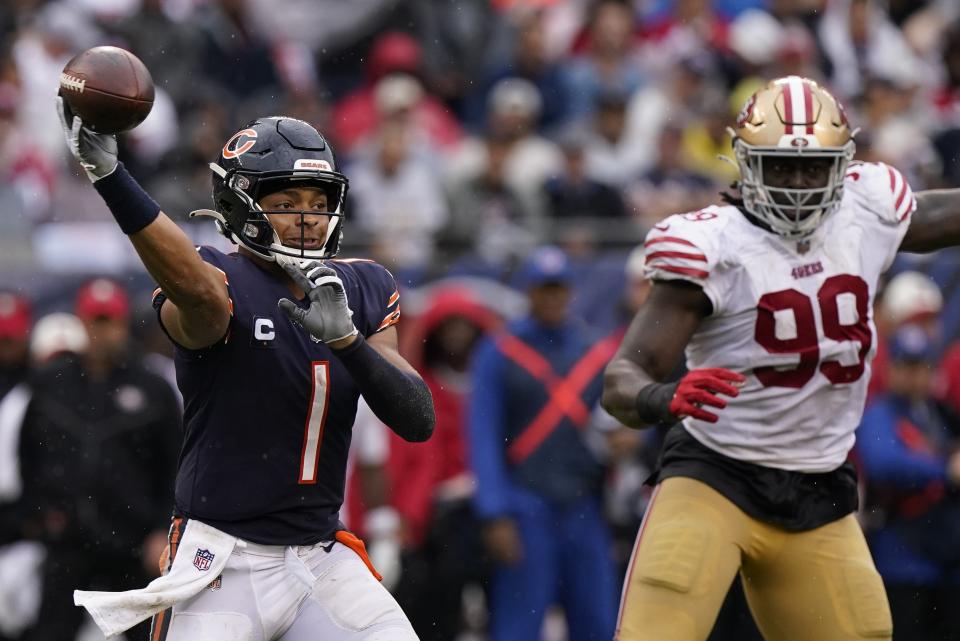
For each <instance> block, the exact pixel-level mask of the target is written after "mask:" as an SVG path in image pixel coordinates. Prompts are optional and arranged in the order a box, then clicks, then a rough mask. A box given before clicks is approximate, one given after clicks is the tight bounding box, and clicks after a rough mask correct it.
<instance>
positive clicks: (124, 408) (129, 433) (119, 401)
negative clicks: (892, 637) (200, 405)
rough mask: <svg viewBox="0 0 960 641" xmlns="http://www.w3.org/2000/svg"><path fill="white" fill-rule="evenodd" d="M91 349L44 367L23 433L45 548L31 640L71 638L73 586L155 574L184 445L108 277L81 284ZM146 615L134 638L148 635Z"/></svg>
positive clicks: (129, 583)
mask: <svg viewBox="0 0 960 641" xmlns="http://www.w3.org/2000/svg"><path fill="white" fill-rule="evenodd" d="M75 311H76V314H77V316H79V317H80V319H81V320H82V321H83V323H84V325H85V327H86V330H87V334H88V337H89V345H88V347H87V350H86V352H85V353H83V354H82V355H80V356H79V357H74V358H65V359H58V360H55V361H52V362H50V363H49V365H48V366H47V367H45V368H43V369H41V370H40V371H38V372H37V375H36V376H35V377H34V379H33V381H32V383H31V393H32V397H31V399H30V404H29V406H28V408H27V410H26V415H25V416H24V420H23V428H22V433H21V444H20V451H21V469H22V474H23V484H24V501H23V503H24V505H25V506H26V507H27V510H26V515H25V516H26V520H25V521H24V525H23V527H24V529H25V531H24V535H29V534H31V532H33V533H39V534H38V538H39V540H40V541H42V542H43V543H44V544H45V545H46V548H47V560H46V563H45V566H44V576H43V598H42V602H41V610H40V616H39V618H38V622H37V625H36V626H35V628H34V629H33V630H32V631H31V632H30V634H29V636H28V637H27V638H28V639H30V640H31V641H33V640H36V641H41V640H42V641H49V640H50V639H73V638H74V636H75V635H76V633H77V630H78V628H79V627H80V623H81V621H82V616H83V611H82V610H81V609H79V608H75V607H72V603H73V599H72V595H73V590H74V589H77V588H89V587H94V586H96V587H97V588H99V589H109V590H123V589H128V588H132V587H134V586H136V585H140V584H141V583H143V582H144V581H145V580H146V579H147V577H149V576H153V575H156V574H158V569H159V568H158V560H159V557H160V553H161V551H162V550H163V549H164V547H165V546H166V529H165V524H166V522H167V519H168V518H169V515H170V510H171V509H172V506H173V496H172V488H173V483H172V482H171V479H172V476H173V472H174V469H175V466H176V458H177V451H178V449H179V444H180V437H181V434H180V430H179V429H178V428H179V425H180V418H179V407H178V404H177V401H176V399H175V397H174V395H173V393H172V391H171V389H170V387H169V385H168V384H167V383H166V381H164V380H163V379H161V378H160V377H158V376H156V375H155V374H152V373H150V372H148V371H147V370H146V369H145V368H144V367H143V365H142V364H141V363H140V361H139V360H138V359H137V358H136V357H135V356H134V355H133V354H131V353H130V352H129V349H128V348H129V345H128V337H129V300H128V298H127V295H126V293H125V292H124V291H123V289H122V288H121V287H120V286H119V285H117V284H116V283H114V282H112V281H109V280H106V279H96V280H93V281H91V282H89V283H87V284H86V285H84V286H83V287H82V288H81V290H80V292H79V293H78V295H77V299H76V310H75ZM147 627H148V626H146V625H141V626H139V627H138V628H136V629H135V630H136V631H135V632H132V633H131V634H130V635H128V638H129V639H145V638H146V631H147V630H146V628H147Z"/></svg>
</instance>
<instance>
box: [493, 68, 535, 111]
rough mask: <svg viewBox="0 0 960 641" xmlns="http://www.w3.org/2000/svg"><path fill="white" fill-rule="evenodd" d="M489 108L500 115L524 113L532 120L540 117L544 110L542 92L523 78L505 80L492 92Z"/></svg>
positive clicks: (494, 87)
mask: <svg viewBox="0 0 960 641" xmlns="http://www.w3.org/2000/svg"><path fill="white" fill-rule="evenodd" d="M487 100H488V103H487V104H488V107H489V109H490V111H492V112H493V113H498V114H508V113H522V114H524V115H527V116H529V117H531V118H533V117H536V116H539V115H540V110H541V109H542V108H543V98H542V97H541V96H540V90H539V89H537V86H536V85H535V84H533V83H532V82H530V81H529V80H524V79H523V78H504V79H503V80H501V81H499V82H498V83H497V84H495V85H494V86H493V89H492V90H491V91H490V97H489V98H488V99H487Z"/></svg>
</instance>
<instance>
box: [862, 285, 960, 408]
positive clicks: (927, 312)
mask: <svg viewBox="0 0 960 641" xmlns="http://www.w3.org/2000/svg"><path fill="white" fill-rule="evenodd" d="M942 309H943V294H941V293H940V288H939V287H937V284H936V283H935V282H933V280H932V279H931V278H930V277H929V276H927V275H926V274H922V273H920V272H915V271H904V272H900V273H899V274H897V275H896V276H894V277H893V278H891V279H890V282H889V283H887V285H886V287H884V288H883V291H882V292H881V296H880V299H879V301H878V304H877V309H876V313H875V321H876V325H877V355H876V356H875V357H874V359H873V363H871V365H870V371H871V375H870V384H869V385H868V387H867V397H868V398H870V399H872V398H874V397H875V396H876V395H877V394H880V393H882V392H885V391H886V389H887V376H888V373H887V370H888V369H889V362H890V361H889V354H888V352H887V337H889V336H891V335H893V334H894V332H896V331H897V329H898V328H899V327H900V326H901V325H906V324H911V325H916V326H919V327H922V328H923V329H924V330H925V331H926V332H927V333H928V334H929V335H930V337H931V338H934V339H936V338H938V337H939V334H940V326H939V324H940V323H939V319H940V311H941V310H942ZM957 355H958V357H960V352H957ZM958 371H960V370H958ZM957 384H958V385H960V381H957Z"/></svg>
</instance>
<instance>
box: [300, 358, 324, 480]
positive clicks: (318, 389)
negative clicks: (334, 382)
mask: <svg viewBox="0 0 960 641" xmlns="http://www.w3.org/2000/svg"><path fill="white" fill-rule="evenodd" d="M310 369H311V371H310V374H311V376H312V378H313V386H312V387H313V389H312V392H311V398H310V409H308V410H307V424H306V425H305V426H304V428H303V450H302V451H301V453H300V478H299V480H298V482H299V484H300V485H313V484H315V483H316V482H317V466H318V465H319V464H320V443H321V441H322V440H323V425H324V423H326V422H327V403H328V401H329V400H330V386H329V385H328V382H329V380H330V363H328V362H327V361H314V362H313V363H311V368H310Z"/></svg>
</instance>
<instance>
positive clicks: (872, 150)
mask: <svg viewBox="0 0 960 641" xmlns="http://www.w3.org/2000/svg"><path fill="white" fill-rule="evenodd" d="M915 96H916V92H915V91H913V89H912V88H911V87H909V86H904V85H900V84H896V83H895V82H894V81H893V80H890V79H888V78H885V77H882V76H874V77H870V78H867V79H865V80H864V93H863V95H862V97H861V100H860V104H859V107H860V114H859V115H860V118H859V119H858V122H859V124H861V125H862V126H863V127H864V128H865V129H866V130H867V131H869V132H870V134H869V140H864V142H865V143H867V147H866V149H864V150H863V152H864V153H861V154H860V156H861V157H862V158H864V159H867V160H871V161H880V162H885V163H887V164H890V165H893V166H895V167H897V168H898V169H900V170H901V171H903V173H904V174H905V175H906V177H907V179H908V180H909V181H910V182H911V183H913V184H927V183H929V181H930V179H932V178H934V177H935V176H936V175H938V174H939V173H940V167H939V166H938V158H937V155H936V152H935V150H934V148H933V145H932V144H931V142H930V138H929V137H928V136H927V128H928V127H929V124H930V123H929V119H928V116H924V115H921V112H920V111H919V110H917V109H916V108H915V103H916V99H915Z"/></svg>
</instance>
